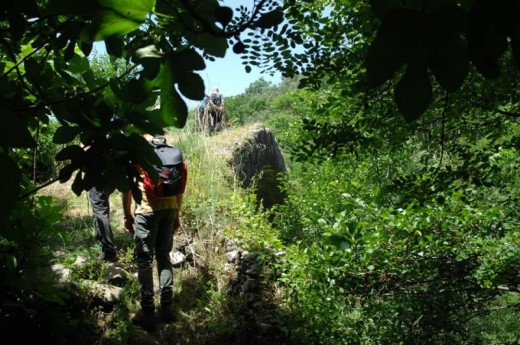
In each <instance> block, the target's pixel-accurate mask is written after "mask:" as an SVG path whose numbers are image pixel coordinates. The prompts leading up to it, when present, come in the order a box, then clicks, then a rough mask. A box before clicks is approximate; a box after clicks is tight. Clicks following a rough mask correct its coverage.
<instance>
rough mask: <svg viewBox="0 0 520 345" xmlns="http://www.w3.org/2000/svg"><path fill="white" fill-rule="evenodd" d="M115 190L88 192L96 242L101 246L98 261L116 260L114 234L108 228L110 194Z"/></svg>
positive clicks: (109, 227) (94, 188)
mask: <svg viewBox="0 0 520 345" xmlns="http://www.w3.org/2000/svg"><path fill="white" fill-rule="evenodd" d="M114 190H115V188H112V187H104V188H98V187H93V188H92V189H90V190H89V192H88V194H89V197H90V205H91V206H92V214H93V218H94V226H95V228H96V240H97V241H98V242H99V243H100V244H101V254H100V255H99V257H98V260H100V261H107V262H115V261H117V260H118V255H117V246H116V245H115V244H114V234H113V233H112V227H111V226H110V194H112V193H113V192H114Z"/></svg>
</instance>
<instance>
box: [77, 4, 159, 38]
mask: <svg viewBox="0 0 520 345" xmlns="http://www.w3.org/2000/svg"><path fill="white" fill-rule="evenodd" d="M154 9H155V0H99V3H98V8H97V12H96V15H95V17H94V19H93V20H92V24H91V25H90V26H89V27H86V28H85V30H84V31H83V32H82V39H83V40H85V41H99V40H103V39H105V38H109V37H114V36H122V35H125V34H127V33H129V32H132V31H133V30H135V29H137V28H138V27H139V26H141V24H142V23H143V22H144V21H145V20H146V17H147V15H148V14H149V13H152V12H153V11H154Z"/></svg>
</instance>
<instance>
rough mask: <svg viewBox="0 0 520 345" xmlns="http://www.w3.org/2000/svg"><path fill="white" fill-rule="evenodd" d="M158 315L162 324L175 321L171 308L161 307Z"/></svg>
mask: <svg viewBox="0 0 520 345" xmlns="http://www.w3.org/2000/svg"><path fill="white" fill-rule="evenodd" d="M159 315H160V316H161V321H162V322H164V323H172V322H174V321H175V315H174V314H173V311H172V307H171V306H168V307H161V309H160V312H159Z"/></svg>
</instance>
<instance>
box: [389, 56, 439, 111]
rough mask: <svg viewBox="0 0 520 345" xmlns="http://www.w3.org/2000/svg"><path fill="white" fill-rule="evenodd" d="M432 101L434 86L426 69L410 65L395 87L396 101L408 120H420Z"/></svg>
mask: <svg viewBox="0 0 520 345" xmlns="http://www.w3.org/2000/svg"><path fill="white" fill-rule="evenodd" d="M431 100H432V85H431V83H430V78H429V76H428V72H427V70H426V67H424V66H413V65H409V66H408V67H407V69H406V72H405V73H404V76H403V77H402V78H401V80H399V82H398V83H397V85H396V87H395V101H396V103H397V107H398V108H399V111H400V112H401V113H402V114H403V115H404V117H405V118H406V119H407V120H410V121H412V120H416V119H418V118H419V117H420V116H421V115H422V114H423V113H424V112H425V111H426V109H428V105H429V104H430V102H431Z"/></svg>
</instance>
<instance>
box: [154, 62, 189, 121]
mask: <svg viewBox="0 0 520 345" xmlns="http://www.w3.org/2000/svg"><path fill="white" fill-rule="evenodd" d="M159 83H160V88H161V118H162V119H163V121H164V123H165V124H166V125H167V126H175V127H177V128H182V127H184V125H185V124H186V119H187V118H188V107H187V106H186V103H185V102H184V100H183V99H182V98H181V96H180V95H179V93H178V92H177V90H176V89H175V87H174V66H173V63H172V61H171V60H167V61H165V63H164V64H163V66H162V68H161V72H160V80H159Z"/></svg>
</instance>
